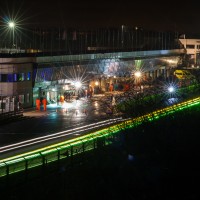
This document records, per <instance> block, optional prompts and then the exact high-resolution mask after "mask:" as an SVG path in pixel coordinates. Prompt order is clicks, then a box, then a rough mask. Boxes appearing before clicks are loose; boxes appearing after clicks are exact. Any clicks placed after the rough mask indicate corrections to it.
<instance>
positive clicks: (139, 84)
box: [134, 71, 142, 90]
mask: <svg viewBox="0 0 200 200" xmlns="http://www.w3.org/2000/svg"><path fill="white" fill-rule="evenodd" d="M134 75H135V80H136V85H137V86H139V88H140V90H141V77H142V73H141V72H140V71H136V72H135V73H134Z"/></svg>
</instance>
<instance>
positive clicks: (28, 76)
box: [26, 72, 31, 81]
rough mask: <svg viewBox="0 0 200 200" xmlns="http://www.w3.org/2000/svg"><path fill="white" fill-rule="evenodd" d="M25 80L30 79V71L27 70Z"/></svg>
mask: <svg viewBox="0 0 200 200" xmlns="http://www.w3.org/2000/svg"><path fill="white" fill-rule="evenodd" d="M26 80H27V81H30V80H31V72H27V74H26Z"/></svg>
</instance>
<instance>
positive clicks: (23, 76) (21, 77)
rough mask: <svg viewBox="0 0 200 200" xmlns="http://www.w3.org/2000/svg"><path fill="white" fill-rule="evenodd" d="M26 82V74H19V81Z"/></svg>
mask: <svg viewBox="0 0 200 200" xmlns="http://www.w3.org/2000/svg"><path fill="white" fill-rule="evenodd" d="M24 80H25V73H20V74H17V81H24Z"/></svg>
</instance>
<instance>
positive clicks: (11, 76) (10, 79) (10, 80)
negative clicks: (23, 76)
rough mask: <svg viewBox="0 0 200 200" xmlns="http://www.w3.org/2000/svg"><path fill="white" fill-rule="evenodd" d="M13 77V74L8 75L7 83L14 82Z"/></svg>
mask: <svg viewBox="0 0 200 200" xmlns="http://www.w3.org/2000/svg"><path fill="white" fill-rule="evenodd" d="M13 75H14V74H8V79H7V81H8V82H14V76H13Z"/></svg>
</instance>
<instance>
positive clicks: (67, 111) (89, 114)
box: [0, 96, 110, 146]
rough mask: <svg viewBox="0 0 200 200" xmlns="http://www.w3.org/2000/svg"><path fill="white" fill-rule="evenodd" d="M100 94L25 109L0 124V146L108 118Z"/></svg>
mask: <svg viewBox="0 0 200 200" xmlns="http://www.w3.org/2000/svg"><path fill="white" fill-rule="evenodd" d="M100 98H101V96H94V97H93V98H92V99H88V98H80V99H79V100H73V101H70V102H65V103H64V104H59V105H57V104H49V105H47V110H46V111H44V109H43V107H42V106H41V109H40V110H36V108H29V109H24V113H23V117H22V118H21V119H19V120H16V121H13V122H12V123H7V124H2V125H0V146H4V145H8V144H12V143H15V142H20V141H23V140H27V139H32V138H35V137H40V136H44V135H48V134H53V133H57V132H59V131H64V130H68V129H71V128H74V127H78V126H82V125H87V124H90V123H94V122H98V121H101V120H104V119H108V118H109V117H110V116H108V115H107V114H106V112H105V107H104V105H103V103H102V101H101V100H99V99H100Z"/></svg>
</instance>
